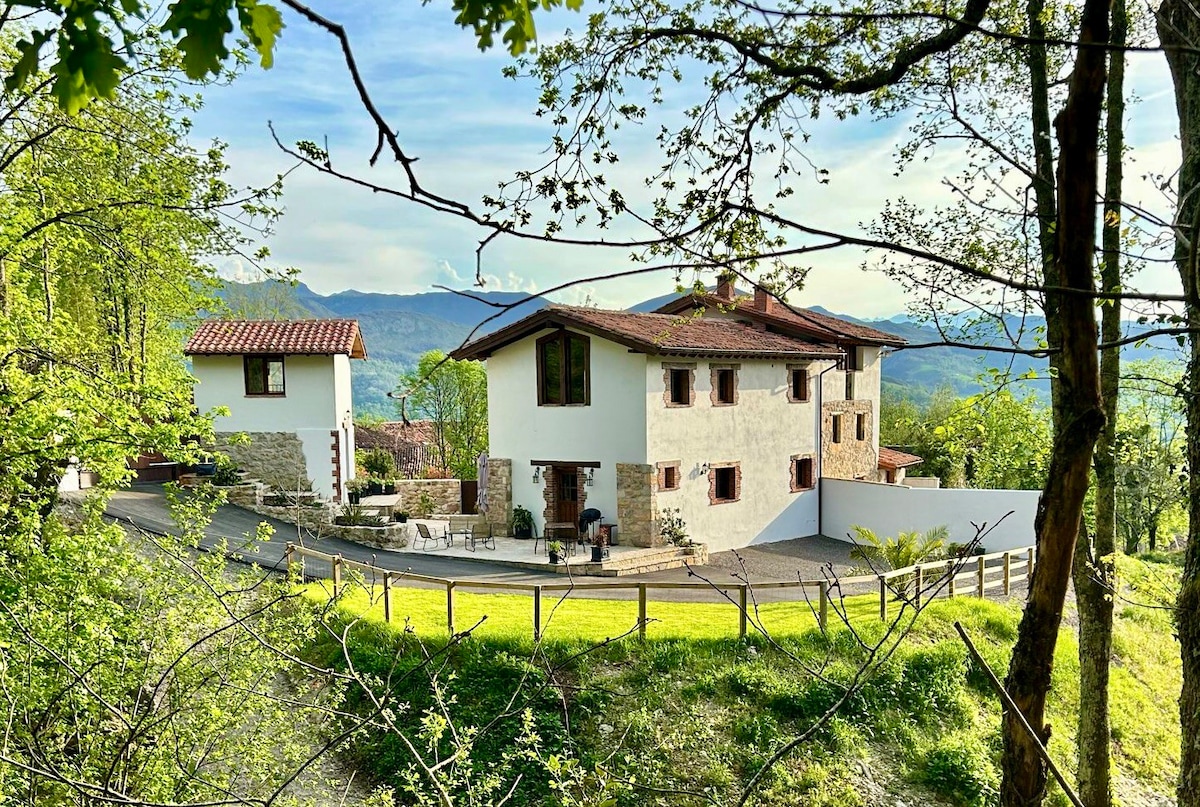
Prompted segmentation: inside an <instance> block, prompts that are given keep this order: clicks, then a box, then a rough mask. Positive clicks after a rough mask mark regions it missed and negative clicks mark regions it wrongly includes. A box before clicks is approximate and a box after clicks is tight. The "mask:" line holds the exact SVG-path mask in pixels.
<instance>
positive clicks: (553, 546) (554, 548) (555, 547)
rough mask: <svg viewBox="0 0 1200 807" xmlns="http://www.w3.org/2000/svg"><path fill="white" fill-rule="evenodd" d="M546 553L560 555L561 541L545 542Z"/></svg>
mask: <svg viewBox="0 0 1200 807" xmlns="http://www.w3.org/2000/svg"><path fill="white" fill-rule="evenodd" d="M546 551H547V552H552V553H554V554H555V555H559V554H561V553H562V551H563V545H562V541H558V540H553V541H547V542H546Z"/></svg>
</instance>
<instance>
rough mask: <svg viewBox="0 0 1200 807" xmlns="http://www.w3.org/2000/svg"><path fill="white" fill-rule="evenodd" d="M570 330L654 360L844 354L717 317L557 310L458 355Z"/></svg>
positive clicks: (555, 307)
mask: <svg viewBox="0 0 1200 807" xmlns="http://www.w3.org/2000/svg"><path fill="white" fill-rule="evenodd" d="M560 326H568V327H572V328H576V329H578V330H581V331H584V332H587V333H591V334H594V335H596V336H600V337H602V338H605V339H610V340H612V341H614V342H617V343H619V344H623V345H625V346H627V347H630V348H633V349H635V350H638V351H640V352H643V353H649V354H654V355H702V356H759V355H761V356H785V357H794V358H813V357H837V356H840V355H841V350H840V349H839V348H837V347H835V346H833V345H829V344H825V343H823V342H814V341H808V340H804V339H800V338H797V337H793V336H784V335H782V334H778V333H769V332H767V331H765V330H757V329H755V328H753V327H751V326H749V325H744V324H742V323H739V322H735V321H733V320H728V319H717V318H715V317H694V316H687V315H684V316H675V315H671V314H642V313H634V312H631V311H607V310H603V309H598V308H579V307H575V306H563V305H552V306H548V307H546V308H543V309H542V310H540V311H538V312H537V313H535V314H532V315H530V316H528V317H525V318H524V319H522V320H519V321H517V322H514V323H513V324H511V325H509V326H507V327H505V328H501V329H500V330H498V331H495V332H494V333H491V334H489V335H487V336H485V337H483V338H481V339H477V340H475V341H474V342H471V343H470V344H468V345H465V346H463V347H461V348H459V349H458V350H456V351H454V353H453V354H451V355H453V356H454V358H456V359H463V358H469V359H478V358H486V357H487V356H488V355H489V354H490V353H491V352H492V351H493V350H497V349H499V348H501V347H503V346H504V345H507V344H510V343H511V342H514V341H516V340H517V339H521V338H523V337H525V336H527V335H528V334H530V333H535V332H537V331H539V330H542V329H544V328H549V327H560Z"/></svg>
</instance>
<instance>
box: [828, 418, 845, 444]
mask: <svg viewBox="0 0 1200 807" xmlns="http://www.w3.org/2000/svg"><path fill="white" fill-rule="evenodd" d="M832 431H833V434H832V435H831V436H830V439H831V440H832V441H833V442H835V443H840V442H842V416H841V415H834V416H833V429H832Z"/></svg>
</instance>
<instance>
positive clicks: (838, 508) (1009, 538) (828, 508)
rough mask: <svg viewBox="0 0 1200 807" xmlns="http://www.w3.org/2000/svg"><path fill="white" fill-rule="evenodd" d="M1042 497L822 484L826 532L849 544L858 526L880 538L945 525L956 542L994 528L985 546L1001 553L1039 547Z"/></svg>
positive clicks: (872, 484)
mask: <svg viewBox="0 0 1200 807" xmlns="http://www.w3.org/2000/svg"><path fill="white" fill-rule="evenodd" d="M1040 496H1041V491H1038V490H971V489H964V488H941V489H931V488H912V487H908V486H906V485H887V484H882V483H877V482H858V481H850V480H844V479H822V480H821V533H822V534H823V535H828V536H829V537H831V538H838V539H840V540H843V541H849V540H850V537H849V536H850V535H852V534H853V532H854V530H853V525H855V524H857V525H859V526H861V527H866V528H868V529H871V530H873V531H874V532H875V534H876V535H879V536H880V537H884V536H894V535H896V533H898V532H910V531H912V530H917V531H920V532H925V531H926V530H929V529H931V528H933V527H937V526H939V525H942V524H944V525H946V527H947V528H949V530H950V540H951V541H954V542H956V543H967V542H968V541H970V540H972V539H973V538H974V537H975V532H976V530H975V527H974V526H973V524H978V525H980V526H983V525H985V524H986V525H987V526H988V527H991V528H992V529H991V531H990V532H989V533H988V534H987V536H986V537H985V538H984V539H983V541H982V545H983V546H984V547H985V548H986V549H987V551H988V552H998V551H1003V550H1006V549H1015V548H1017V547H1022V546H1028V545H1030V544H1032V543H1034V534H1033V519H1034V516H1035V515H1036V513H1037V503H1038V498H1039V497H1040Z"/></svg>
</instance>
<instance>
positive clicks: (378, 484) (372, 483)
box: [365, 476, 383, 496]
mask: <svg viewBox="0 0 1200 807" xmlns="http://www.w3.org/2000/svg"><path fill="white" fill-rule="evenodd" d="M365 492H366V494H367V495H368V496H378V495H380V494H382V493H383V480H382V479H380V478H378V477H375V476H373V477H371V478H370V479H368V480H367V489H366V491H365Z"/></svg>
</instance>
